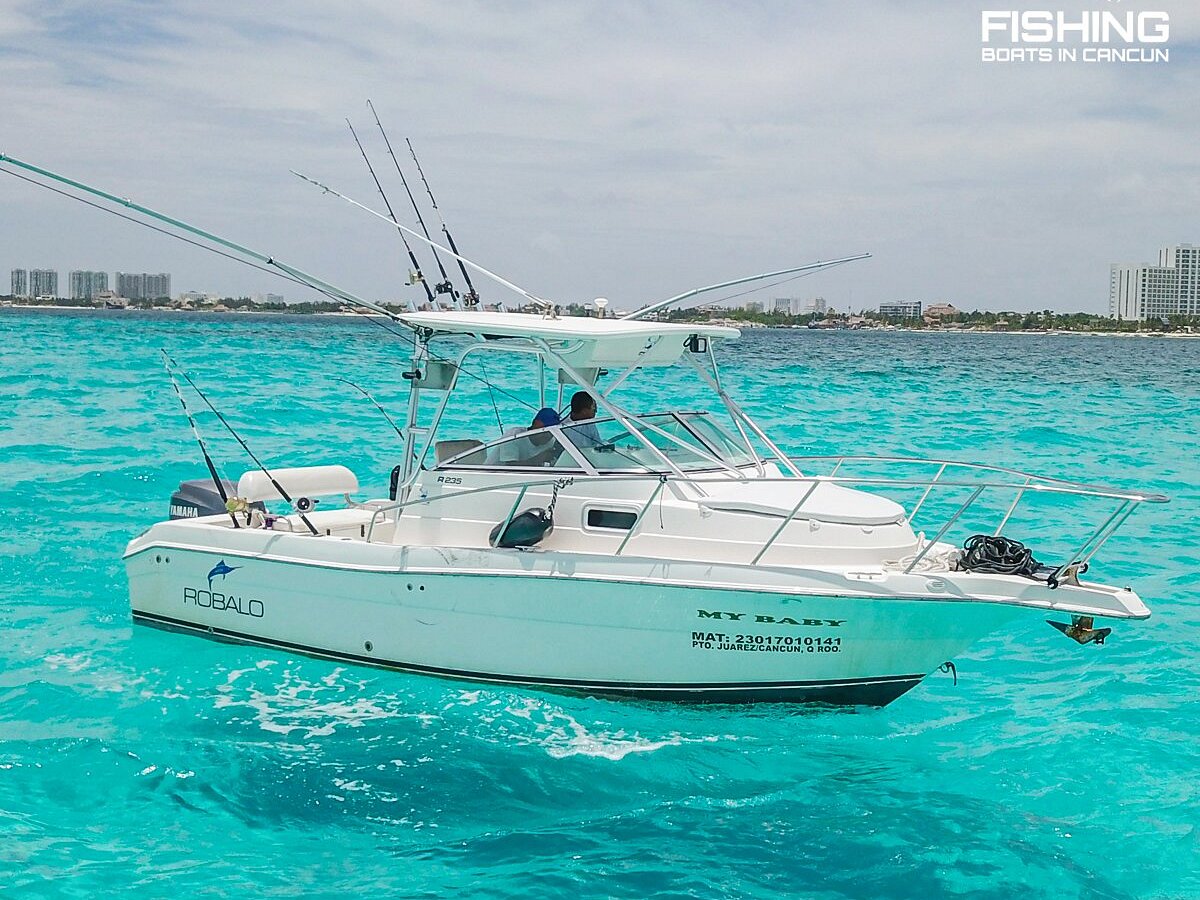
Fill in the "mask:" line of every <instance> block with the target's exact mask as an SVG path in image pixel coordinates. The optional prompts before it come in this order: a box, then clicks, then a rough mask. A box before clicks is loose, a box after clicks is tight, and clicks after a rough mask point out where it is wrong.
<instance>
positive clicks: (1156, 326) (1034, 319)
mask: <svg viewBox="0 0 1200 900" xmlns="http://www.w3.org/2000/svg"><path fill="white" fill-rule="evenodd" d="M0 301H3V302H4V303H5V305H10V304H11V305H14V306H41V307H68V308H80V309H88V308H102V307H103V306H104V305H105V304H104V301H101V300H87V299H73V298H66V297H55V298H47V297H39V298H36V299H34V298H30V297H0ZM380 305H381V306H383V307H385V308H386V309H389V310H393V311H395V312H404V311H405V310H407V309H408V305H407V304H404V303H396V302H392V303H388V302H381V303H380ZM122 308H126V309H139V310H164V311H165V310H182V311H195V312H213V313H226V312H255V313H287V314H289V315H320V314H325V315H329V314H336V313H353V312H355V310H352V309H350V308H349V307H347V306H346V305H345V304H343V303H338V302H335V301H332V300H305V301H301V302H293V303H283V302H278V301H271V302H264V301H261V300H255V299H252V298H251V297H223V298H219V299H218V298H213V299H211V300H210V301H208V302H206V303H190V302H187V301H180V300H171V299H168V298H161V299H157V300H130V301H126V302H124V303H122ZM526 311H528V312H536V310H534V309H532V308H531V309H529V310H526ZM560 313H561V314H563V315H571V316H587V315H595V310H594V308H593V307H592V306H591V304H582V303H568V304H565V305H564V306H563V307H562V308H561V309H560ZM665 318H666V319H667V320H669V321H672V322H715V321H720V322H729V323H730V324H733V325H741V326H749V327H767V328H821V329H838V330H842V329H847V330H860V329H879V328H896V329H905V330H918V331H1014V332H1019V331H1026V332H1045V331H1072V332H1099V333H1131V334H1132V333H1173V332H1174V333H1178V332H1184V333H1200V316H1169V317H1164V318H1161V319H1147V320H1146V321H1135V320H1122V319H1114V318H1110V317H1109V316H1106V315H1102V314H1100V313H1086V312H1074V313H1065V312H1056V311H1054V310H1052V309H1042V310H1031V311H1028V312H1018V311H1016V310H1008V311H1000V312H990V311H986V310H976V311H971V312H967V311H962V310H956V311H955V312H954V313H953V314H952V315H940V316H929V315H925V316H923V317H922V318H890V317H885V316H881V315H880V314H879V313H878V312H876V311H874V310H863V311H861V312H858V313H836V312H832V311H831V312H827V313H807V314H803V315H795V316H793V315H789V314H788V313H786V312H782V311H770V312H764V311H758V310H753V309H744V308H735V309H725V308H722V307H714V306H705V307H698V308H693V309H677V310H672V311H670V312H669V313H667V314H666V315H665Z"/></svg>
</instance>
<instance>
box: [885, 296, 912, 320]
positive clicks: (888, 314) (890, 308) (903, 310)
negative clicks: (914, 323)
mask: <svg viewBox="0 0 1200 900" xmlns="http://www.w3.org/2000/svg"><path fill="white" fill-rule="evenodd" d="M879 315H881V316H882V317H883V318H885V319H919V318H921V301H920V300H893V301H892V302H891V303H880V304H879Z"/></svg>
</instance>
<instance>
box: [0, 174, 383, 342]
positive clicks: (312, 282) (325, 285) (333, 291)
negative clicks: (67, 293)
mask: <svg viewBox="0 0 1200 900" xmlns="http://www.w3.org/2000/svg"><path fill="white" fill-rule="evenodd" d="M0 163H7V164H9V165H13V166H16V167H18V168H21V169H25V170H26V171H28V172H33V173H35V174H37V175H41V176H42V177H43V178H49V179H50V180H51V181H56V182H58V183H59V184H65V185H67V186H68V187H72V188H75V189H76V190H80V191H83V192H84V193H87V194H91V195H92V196H94V197H100V198H101V199H103V200H107V201H108V202H109V203H115V204H117V205H119V206H124V207H126V208H127V209H131V210H133V211H134V212H137V213H141V214H142V215H144V216H148V217H149V218H151V219H156V220H158V221H160V222H164V223H166V224H167V225H170V226H171V227H173V228H178V229H179V230H181V231H185V232H187V233H189V234H194V235H196V236H197V237H201V238H203V239H204V240H206V241H210V242H212V243H214V244H217V245H218V246H221V247H225V248H227V249H229V250H232V251H234V252H235V253H240V254H242V255H243V256H246V257H249V258H250V259H253V260H256V261H257V262H261V263H265V264H266V265H268V266H271V267H273V268H274V269H278V270H279V271H280V272H283V273H284V274H285V275H288V276H291V277H292V278H293V279H295V280H297V281H300V282H301V283H303V284H305V285H307V286H308V287H311V288H312V289H313V290H316V291H320V292H321V293H323V294H325V295H326V296H331V297H332V298H333V299H335V300H339V301H341V302H343V303H350V304H356V305H358V306H362V307H365V308H366V309H369V310H371V311H372V312H375V313H378V314H379V315H381V316H386V317H387V318H389V319H391V320H392V321H395V322H398V321H400V318H399V316H397V315H396V314H395V313H393V312H392V311H391V310H389V309H386V308H384V307H382V306H380V305H379V304H378V303H373V302H371V301H370V300H365V299H363V298H362V297H359V296H357V295H355V294H352V293H350V292H349V291H346V290H343V289H342V288H339V287H337V286H336V285H333V284H330V283H329V282H327V281H322V280H321V279H320V278H317V277H316V276H315V275H310V274H308V273H307V272H305V271H303V270H301V269H297V268H295V267H294V266H290V265H288V264H286V263H284V262H281V261H280V260H278V259H275V258H274V257H273V256H269V255H267V254H265V253H259V252H258V251H257V250H251V249H250V248H249V247H245V246H243V245H241V244H237V243H234V242H233V241H230V240H226V239H225V238H222V237H218V236H217V235H215V234H212V233H211V232H208V231H204V230H203V229H201V228H197V227H196V226H195V225H189V224H188V223H187V222H184V221H181V220H180V219H174V218H172V217H171V216H168V215H165V214H164V213H160V212H157V211H156V210H153V209H151V208H150V207H148V206H142V205H141V204H139V203H134V202H133V201H132V200H130V199H128V198H127V197H118V196H116V195H115V194H110V193H108V192H107V191H103V190H101V189H100V188H95V187H92V186H91V185H87V184H84V183H83V182H81V181H75V180H73V179H71V178H67V177H66V176H65V175H59V174H58V173H56V172H51V171H50V170H49V169H43V168H41V167H40V166H35V165H33V164H32V163H27V162H24V161H22V160H19V159H17V158H16V157H13V156H6V155H5V154H3V153H0ZM2 171H8V170H7V169H2ZM9 174H10V175H15V174H16V173H14V172H9ZM18 177H20V176H18ZM26 180H28V181H32V179H26ZM32 183H33V184H36V185H38V187H44V188H47V189H48V190H54V188H51V187H49V185H44V184H41V183H40V182H38V181H32ZM60 193H62V192H60ZM67 196H72V195H70V194H68V195H67ZM75 199H77V200H81V199H82V198H79V197H76V198H75ZM84 202H86V201H84ZM110 212H112V210H110ZM134 221H137V220H136V219H135V220H134ZM140 224H143V225H147V223H144V222H142V223H140ZM147 227H153V226H150V225H147ZM397 227H401V226H397ZM175 237H180V236H179V235H175ZM180 240H187V239H186V238H182V237H180Z"/></svg>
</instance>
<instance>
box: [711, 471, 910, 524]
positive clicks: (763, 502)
mask: <svg viewBox="0 0 1200 900" xmlns="http://www.w3.org/2000/svg"><path fill="white" fill-rule="evenodd" d="M811 487H812V483H811V482H803V481H798V482H797V483H796V484H794V485H792V484H784V483H781V482H778V481H775V482H771V483H767V484H756V483H755V482H754V481H753V480H751V481H746V482H738V481H731V482H730V483H729V484H706V485H704V489H705V490H706V491H708V492H709V494H710V496H708V497H701V498H700V499H699V500H698V501H696V502H697V503H698V504H699V505H700V506H702V507H705V508H706V509H713V510H723V511H726V512H741V513H754V514H757V515H760V516H771V517H773V518H779V519H783V518H786V517H787V516H788V514H789V513H791V511H792V510H793V509H794V508H795V506H796V504H797V503H799V502H800V500H801V498H802V497H803V496H804V495H805V494H806V493H807V492H808V490H809V488H811ZM795 518H797V519H807V520H810V521H817V522H829V523H832V524H837V525H895V524H897V523H899V522H903V521H904V518H905V513H904V507H902V506H901V505H900V504H899V503H896V502H894V501H892V500H889V499H888V498H887V497H880V496H879V495H878V494H869V493H867V492H866V491H856V490H851V489H850V488H844V487H842V486H841V485H837V484H819V485H817V489H816V490H815V491H813V492H812V496H811V497H809V498H808V499H807V500H806V501H805V502H804V505H803V506H802V507H800V511H799V512H797V513H796V515H795Z"/></svg>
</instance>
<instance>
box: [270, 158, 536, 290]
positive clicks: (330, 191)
mask: <svg viewBox="0 0 1200 900" xmlns="http://www.w3.org/2000/svg"><path fill="white" fill-rule="evenodd" d="M289 171H290V172H291V173H292V174H293V175H295V176H296V177H297V178H302V179H304V180H305V181H307V182H308V183H309V184H311V185H315V186H316V187H319V188H320V189H321V190H323V191H324V192H325V193H327V194H333V196H335V197H340V198H341V199H343V200H345V201H346V202H347V203H350V204H352V205H354V206H357V207H358V208H359V209H362V210H365V211H367V212H369V213H370V214H371V215H373V216H375V217H376V218H378V219H382V220H383V221H385V222H387V223H388V224H389V225H391V226H392V227H393V228H399V229H400V230H401V231H403V232H404V233H405V234H407V235H410V236H412V237H415V238H416V239H417V240H418V241H421V243H423V244H428V245H429V246H430V247H433V248H434V249H435V250H441V251H442V252H443V253H445V254H447V255H449V256H453V257H454V258H455V259H457V260H459V261H460V262H464V263H466V264H467V265H468V266H470V267H471V268H472V269H474V270H475V271H477V272H480V273H482V274H483V275H486V276H487V277H488V278H490V279H492V280H493V281H495V282H496V283H498V284H502V285H504V286H505V287H506V288H508V289H509V290H510V291H516V292H517V293H518V294H520V295H521V296H522V297H524V298H525V299H526V300H529V301H530V302H531V303H536V304H537V305H538V306H541V307H543V308H544V309H553V308H554V304H553V303H551V302H550V301H549V300H544V299H542V298H541V297H539V296H537V295H536V294H531V293H529V291H527V290H525V289H524V288H522V287H518V286H517V285H515V284H513V283H512V282H511V281H509V280H508V279H507V278H504V277H502V276H500V275H497V274H496V273H495V272H493V271H492V270H491V269H485V268H484V267H483V266H481V265H479V263H476V262H472V261H471V260H469V259H467V258H466V257H465V256H463V255H461V254H459V253H455V252H454V251H453V250H449V249H447V248H445V247H443V246H442V245H441V244H438V243H436V242H434V241H431V240H429V238H427V237H424V236H423V235H421V234H418V233H417V232H415V231H413V230H412V229H411V228H407V227H405V226H404V225H401V224H400V223H399V222H393V221H392V220H391V219H389V218H388V217H387V216H385V215H384V214H383V213H381V212H377V211H376V210H373V209H371V207H369V206H365V205H363V204H362V203H359V202H358V201H357V200H354V199H352V198H350V197H347V196H346V195H345V194H339V193H338V192H337V191H335V190H334V189H333V188H331V187H329V186H328V185H325V184H322V183H321V182H319V181H317V180H316V179H315V178H309V177H308V176H307V175H303V174H301V173H300V172H297V171H296V170H295V169H290V170H289Z"/></svg>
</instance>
